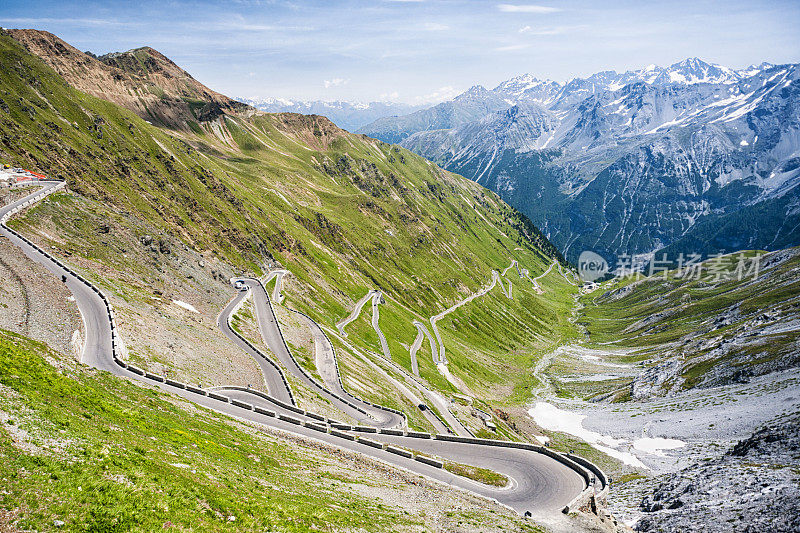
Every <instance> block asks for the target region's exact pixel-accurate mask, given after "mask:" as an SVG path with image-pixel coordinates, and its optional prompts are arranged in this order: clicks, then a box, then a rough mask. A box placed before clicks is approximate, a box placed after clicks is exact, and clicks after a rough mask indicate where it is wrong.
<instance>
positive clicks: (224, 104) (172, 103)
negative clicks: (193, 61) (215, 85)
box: [7, 30, 251, 129]
mask: <svg viewBox="0 0 800 533" xmlns="http://www.w3.org/2000/svg"><path fill="white" fill-rule="evenodd" d="M7 31H8V35H11V36H12V37H13V38H14V39H16V40H17V41H18V42H19V43H21V44H22V45H23V46H24V47H25V48H26V49H27V50H28V51H29V52H31V53H33V54H35V55H37V56H39V57H40V58H42V59H43V60H44V61H45V62H46V63H47V64H48V65H49V66H50V67H52V68H53V69H54V70H55V71H56V72H57V73H58V74H59V75H60V76H62V77H63V78H64V79H65V80H66V81H67V83H69V84H70V85H71V86H72V87H74V88H76V89H78V90H80V91H81V92H84V93H87V94H91V95H92V96H97V97H99V98H103V99H105V100H109V101H111V102H114V103H115V104H117V105H120V106H122V107H125V108H126V109H130V110H131V111H133V112H134V113H136V114H137V115H139V116H140V117H142V118H143V119H145V120H149V121H151V122H153V123H156V124H160V125H164V126H168V127H171V128H178V129H189V128H190V127H191V126H192V125H193V123H196V122H202V121H207V120H212V119H214V118H216V117H218V116H219V115H221V114H222V113H238V112H246V111H247V110H248V109H250V110H251V108H249V107H248V106H246V105H245V104H242V103H239V102H237V101H235V100H232V99H230V98H228V97H227V96H224V95H222V94H219V93H217V92H215V91H212V90H211V89H209V88H208V87H206V86H204V85H203V84H201V83H200V82H198V81H197V80H195V79H194V78H192V76H191V75H190V74H189V73H188V72H186V71H185V70H183V69H181V68H180V67H178V66H177V65H176V64H175V63H173V62H172V61H170V60H169V59H168V58H166V57H164V56H163V55H162V54H160V53H159V52H158V51H156V50H153V49H152V48H149V47H143V48H137V49H135V50H130V51H128V52H118V53H111V54H107V55H105V56H102V57H100V58H96V57H94V56H92V55H88V54H85V53H83V52H81V51H80V50H77V49H76V48H74V47H73V46H71V45H69V44H68V43H66V42H64V41H63V40H61V39H59V38H58V37H56V36H55V35H53V34H51V33H48V32H46V31H40V30H7Z"/></svg>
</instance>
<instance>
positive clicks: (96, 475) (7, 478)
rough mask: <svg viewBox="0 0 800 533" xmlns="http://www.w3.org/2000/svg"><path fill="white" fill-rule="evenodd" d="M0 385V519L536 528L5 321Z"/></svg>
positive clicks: (217, 527) (13, 526)
mask: <svg viewBox="0 0 800 533" xmlns="http://www.w3.org/2000/svg"><path fill="white" fill-rule="evenodd" d="M54 365H56V366H54ZM0 392H2V394H0V422H1V423H2V425H0V458H2V460H0V478H2V479H3V490H2V492H1V493H0V529H2V530H3V531H30V530H37V531H76V532H78V531H157V530H162V529H165V530H166V529H185V530H195V531H196V530H204V531H243V530H245V531H254V530H258V531H263V530H281V531H314V530H319V529H325V528H326V527H328V526H330V524H336V525H337V527H339V528H344V529H348V530H359V529H360V530H366V529H369V530H370V531H419V530H420V529H427V530H429V529H434V528H438V527H444V528H446V529H454V528H459V527H460V526H459V524H460V523H462V522H464V521H466V522H467V523H469V524H470V526H469V527H470V530H483V531H488V530H489V529H488V528H483V526H482V525H481V524H489V523H490V524H491V530H492V531H496V530H497V528H498V527H499V528H500V529H501V530H508V531H519V528H520V526H522V527H524V528H525V530H526V531H538V529H534V528H531V529H528V528H529V527H530V526H529V525H524V524H523V523H522V519H521V518H519V517H517V516H514V515H513V514H512V513H511V512H510V511H508V510H506V509H505V508H502V507H500V506H499V505H498V506H496V507H495V506H492V505H491V504H489V503H488V502H485V501H480V500H478V499H477V498H474V497H471V496H468V495H466V494H465V493H463V492H462V491H456V490H449V489H447V488H444V487H443V486H442V485H440V484H435V483H432V482H430V481H426V480H424V479H420V477H419V476H413V478H412V476H411V475H409V474H408V473H405V472H402V471H400V470H395V469H390V468H388V467H387V466H386V465H385V464H380V463H378V462H377V461H371V460H369V459H365V458H363V457H361V456H359V455H358V454H355V453H347V452H344V451H343V450H341V449H334V448H332V447H328V446H324V445H322V444H320V443H319V442H318V441H311V440H307V439H303V438H301V437H290V436H288V435H287V434H284V433H282V432H278V431H267V430H265V429H264V428H260V429H259V430H256V429H255V428H253V427H251V426H249V425H246V424H244V423H240V422H236V421H234V420H233V419H231V418H229V417H225V416H222V415H219V414H216V413H213V412H211V411H208V410H206V409H203V408H198V407H197V406H196V405H193V404H189V403H187V402H185V401H183V400H176V399H175V398H174V397H169V396H167V395H165V394H163V393H160V392H156V391H154V390H151V389H148V388H146V387H142V386H140V385H137V384H133V383H130V382H128V381H126V380H121V379H119V378H116V377H113V376H111V375H109V374H107V373H97V372H95V371H93V370H91V369H87V368H86V367H85V366H83V365H78V364H76V363H75V362H74V361H72V360H70V359H69V358H66V357H64V356H62V355H61V354H58V353H55V352H53V351H51V350H49V349H48V348H47V347H46V346H44V345H42V344H40V343H37V342H33V341H31V340H29V339H26V338H24V337H21V336H18V335H14V334H11V333H9V332H7V331H5V330H0ZM439 500H443V501H447V502H449V504H450V505H448V506H442V505H440V504H439V503H438V501H439ZM451 506H452V507H457V508H459V509H460V511H459V512H458V513H453V512H451V508H452V507H451ZM481 528H483V529H481Z"/></svg>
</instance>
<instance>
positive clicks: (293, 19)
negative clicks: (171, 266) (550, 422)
mask: <svg viewBox="0 0 800 533" xmlns="http://www.w3.org/2000/svg"><path fill="white" fill-rule="evenodd" d="M0 25H2V26H4V27H9V28H37V29H44V30H48V31H51V32H53V33H55V34H57V35H59V36H60V37H62V38H63V39H65V40H66V41H68V42H69V43H71V44H73V45H74V46H76V47H78V48H80V49H81V50H91V51H92V52H95V53H97V54H102V53H106V52H111V51H118V50H128V49H131V48H135V47H139V46H144V45H149V46H152V47H154V48H156V49H158V50H159V51H161V52H162V53H164V54H165V55H167V56H168V57H170V58H171V59H173V60H174V61H175V62H176V63H178V64H179V65H180V66H182V67H183V68H185V69H186V70H188V71H189V72H190V73H191V74H192V75H193V76H194V77H195V78H197V79H198V80H200V81H202V82H203V83H205V84H206V85H208V86H210V87H211V88H213V89H216V90H218V91H220V92H223V93H225V94H228V95H230V96H245V97H250V96H278V97H285V98H302V99H323V100H334V99H343V100H356V101H370V100H397V101H404V102H410V103H420V102H431V101H438V100H443V99H446V98H449V97H451V96H453V95H454V94H456V93H458V92H460V91H462V90H464V89H466V88H468V87H470V86H471V85H474V84H482V85H485V86H487V87H489V88H491V87H494V86H495V85H496V84H497V83H498V82H500V81H502V80H505V79H508V78H510V77H512V76H515V75H518V74H523V73H531V74H533V75H536V76H538V77H542V78H545V77H549V78H552V79H556V80H566V79H569V78H571V77H574V76H585V75H588V74H591V73H593V72H596V71H599V70H606V69H614V70H626V69H632V68H641V67H643V66H646V65H648V64H650V63H656V64H660V65H669V64H671V63H674V62H676V61H679V60H681V59H684V58H686V57H690V56H692V57H693V56H697V57H700V58H702V59H705V60H707V61H711V62H716V63H720V64H724V65H728V66H731V67H734V68H739V67H744V66H746V65H748V64H751V63H760V62H761V61H770V62H773V63H781V62H800V31H798V28H800V2H798V1H797V0H772V1H760V0H751V1H740V0H728V1H718V0H692V1H674V2H670V1H668V0H664V1H661V2H648V1H633V0H630V1H629V0H619V1H605V2H601V1H596V0H595V1H571V2H556V1H547V2H544V1H542V2H535V3H534V2H523V1H513V0H507V1H506V0H504V1H496V2H495V1H470V0H440V1H437V0H373V1H366V0H364V1H361V0H346V1H338V2H337V1H327V2H325V1H322V2H317V1H308V2H303V1H292V0H289V1H283V0H274V1H269V0H238V1H231V2H206V1H199V0H198V1H182V0H162V1H158V2H152V1H144V2H131V1H114V0H110V1H104V2H94V1H82V2H73V1H69V0H61V1H41V0H23V1H17V0H4V1H3V2H2V3H0Z"/></svg>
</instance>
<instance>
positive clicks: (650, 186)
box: [359, 58, 800, 261]
mask: <svg viewBox="0 0 800 533" xmlns="http://www.w3.org/2000/svg"><path fill="white" fill-rule="evenodd" d="M797 67H798V66H797V65H794V64H789V65H773V64H770V63H762V64H760V65H753V66H751V67H748V68H746V69H742V70H734V69H730V68H727V67H724V66H720V65H714V64H710V63H706V62H704V61H702V60H700V59H697V58H692V59H686V60H684V61H681V62H680V63H675V64H674V65H671V66H669V67H666V68H662V67H658V66H655V65H651V66H649V67H646V68H643V69H640V70H636V71H628V72H624V73H617V72H614V71H604V72H599V73H597V74H593V75H592V76H589V77H588V78H576V79H573V80H571V81H569V82H567V83H559V82H555V81H552V80H539V79H537V78H535V77H533V76H530V75H523V76H518V77H516V78H513V79H510V80H507V81H505V82H503V83H501V84H499V85H498V86H497V87H495V88H494V89H492V90H487V89H485V88H483V87H480V86H475V87H473V88H471V89H469V90H468V91H467V92H465V93H463V94H461V95H459V96H458V97H456V98H455V99H453V100H452V101H450V102H445V103H442V104H439V105H437V106H433V107H431V108H428V109H424V110H420V111H417V112H414V113H411V114H409V115H406V116H402V117H394V118H381V119H379V120H376V121H375V122H373V123H372V124H369V125H367V126H365V127H363V128H361V129H360V130H359V131H360V132H361V133H365V134H367V135H370V136H373V137H376V138H378V139H381V140H384V141H387V142H399V143H400V144H402V145H403V146H405V147H407V148H410V149H411V150H413V151H415V152H417V153H419V154H421V155H423V156H425V157H427V158H428V159H431V160H432V161H434V162H436V163H439V164H441V165H442V166H444V167H445V168H447V169H448V170H452V171H454V172H457V173H460V174H463V175H465V176H467V177H469V178H471V179H473V180H475V181H477V182H479V183H481V184H483V185H485V186H487V187H489V188H490V189H493V190H495V191H496V192H498V193H499V194H500V195H501V196H502V197H503V198H504V199H505V200H506V201H508V202H509V203H511V204H512V205H514V206H515V207H517V208H518V209H520V210H521V211H523V212H525V213H526V214H527V215H528V216H529V217H530V218H531V219H532V220H533V221H534V222H535V223H536V224H537V226H539V227H540V228H542V230H543V231H544V232H545V233H546V234H547V235H548V236H549V238H550V239H551V240H552V241H553V243H554V244H555V245H556V246H557V247H559V248H560V250H561V251H562V252H563V253H564V254H565V255H566V257H567V258H568V259H570V260H575V259H577V256H578V255H579V254H580V253H581V251H583V250H594V251H596V252H598V253H600V254H601V255H603V256H604V257H606V258H607V259H608V260H609V261H615V260H616V258H617V256H618V255H619V254H652V253H654V252H656V251H659V250H662V249H665V251H667V252H669V253H670V254H671V255H670V257H671V258H672V257H673V256H677V254H678V253H679V252H684V253H690V252H698V253H703V254H711V253H716V252H718V251H734V250H738V249H743V248H762V249H775V248H781V247H786V246H792V245H797V244H800V231H798V229H799V228H800V190H798V187H797V185H798V184H800V82H799V81H798V68H797Z"/></svg>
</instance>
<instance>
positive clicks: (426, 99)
mask: <svg viewBox="0 0 800 533" xmlns="http://www.w3.org/2000/svg"><path fill="white" fill-rule="evenodd" d="M461 93H462V91H460V90H458V89H456V88H455V87H453V86H451V85H447V86H445V87H439V88H438V89H436V90H435V91H433V92H432V93H430V94H426V95H424V96H417V97H416V98H415V100H416V103H418V104H438V103H439V102H445V101H447V100H452V99H453V98H455V97H456V96H458V95H459V94H461Z"/></svg>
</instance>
